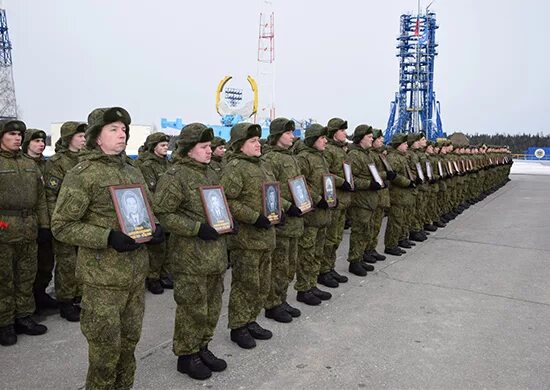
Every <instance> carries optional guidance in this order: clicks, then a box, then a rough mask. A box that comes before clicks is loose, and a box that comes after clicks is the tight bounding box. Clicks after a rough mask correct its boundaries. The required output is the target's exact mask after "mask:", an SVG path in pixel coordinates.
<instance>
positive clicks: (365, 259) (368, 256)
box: [363, 252, 376, 264]
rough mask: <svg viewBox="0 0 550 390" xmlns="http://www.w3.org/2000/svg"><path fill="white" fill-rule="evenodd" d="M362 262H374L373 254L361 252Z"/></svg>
mask: <svg viewBox="0 0 550 390" xmlns="http://www.w3.org/2000/svg"><path fill="white" fill-rule="evenodd" d="M363 262H364V263H369V264H376V258H375V257H374V256H373V255H371V254H369V253H367V252H365V253H363Z"/></svg>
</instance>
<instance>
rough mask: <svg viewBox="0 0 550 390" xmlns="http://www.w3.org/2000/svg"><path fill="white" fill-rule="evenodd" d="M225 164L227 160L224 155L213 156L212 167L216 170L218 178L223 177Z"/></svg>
mask: <svg viewBox="0 0 550 390" xmlns="http://www.w3.org/2000/svg"><path fill="white" fill-rule="evenodd" d="M224 166H225V161H224V159H223V157H216V156H212V159H211V160H210V168H212V169H213V170H214V172H216V175H217V176H218V180H219V179H220V178H221V177H222V170H223V167H224Z"/></svg>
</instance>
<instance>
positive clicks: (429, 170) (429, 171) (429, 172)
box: [426, 161, 434, 180]
mask: <svg viewBox="0 0 550 390" xmlns="http://www.w3.org/2000/svg"><path fill="white" fill-rule="evenodd" d="M426 176H428V180H432V179H433V178H434V173H433V169H432V163H431V161H426Z"/></svg>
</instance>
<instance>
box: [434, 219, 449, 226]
mask: <svg viewBox="0 0 550 390" xmlns="http://www.w3.org/2000/svg"><path fill="white" fill-rule="evenodd" d="M433 225H434V226H435V227H437V228H444V227H445V226H447V224H446V223H445V222H443V220H441V219H440V220H439V221H435V222H434V223H433Z"/></svg>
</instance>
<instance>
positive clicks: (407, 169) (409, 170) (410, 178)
mask: <svg viewBox="0 0 550 390" xmlns="http://www.w3.org/2000/svg"><path fill="white" fill-rule="evenodd" d="M405 172H406V173H407V179H409V180H410V181H415V180H416V176H414V175H413V173H412V171H411V168H410V167H409V166H408V165H405Z"/></svg>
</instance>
